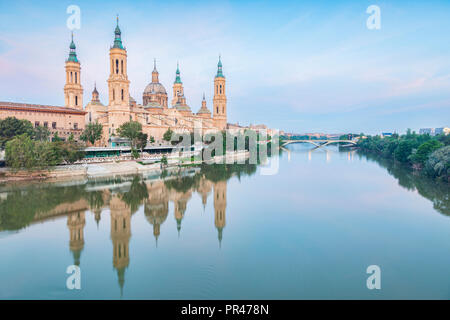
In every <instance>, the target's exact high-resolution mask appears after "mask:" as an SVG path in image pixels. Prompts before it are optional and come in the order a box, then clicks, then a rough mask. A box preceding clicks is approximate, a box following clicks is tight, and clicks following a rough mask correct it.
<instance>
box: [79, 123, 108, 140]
mask: <svg viewBox="0 0 450 320" xmlns="http://www.w3.org/2000/svg"><path fill="white" fill-rule="evenodd" d="M102 133H103V126H102V125H101V124H100V123H98V122H90V123H88V124H87V125H86V128H85V129H84V131H83V133H82V134H81V136H80V139H81V140H82V141H84V142H90V143H91V144H92V145H94V144H95V142H96V141H98V140H100V139H101V138H102Z"/></svg>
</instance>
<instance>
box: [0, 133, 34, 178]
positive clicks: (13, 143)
mask: <svg viewBox="0 0 450 320" xmlns="http://www.w3.org/2000/svg"><path fill="white" fill-rule="evenodd" d="M5 162H6V165H7V166H8V167H10V168H11V169H12V170H13V171H18V170H20V169H26V170H31V169H32V168H34V167H35V164H36V162H35V158H34V142H33V140H31V138H30V136H29V135H28V134H26V133H24V134H21V135H20V136H17V137H15V138H13V139H12V140H10V141H8V142H6V148H5Z"/></svg>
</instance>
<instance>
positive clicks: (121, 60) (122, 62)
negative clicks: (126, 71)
mask: <svg viewBox="0 0 450 320" xmlns="http://www.w3.org/2000/svg"><path fill="white" fill-rule="evenodd" d="M120 63H121V64H122V66H121V67H122V68H121V69H122V74H123V60H121V61H120Z"/></svg>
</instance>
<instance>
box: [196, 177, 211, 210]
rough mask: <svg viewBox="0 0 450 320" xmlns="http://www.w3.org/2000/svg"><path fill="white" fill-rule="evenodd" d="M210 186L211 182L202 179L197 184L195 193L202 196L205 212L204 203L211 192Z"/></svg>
mask: <svg viewBox="0 0 450 320" xmlns="http://www.w3.org/2000/svg"><path fill="white" fill-rule="evenodd" d="M211 189H212V184H211V181H209V180H207V179H205V178H202V179H201V180H200V182H199V184H198V187H197V192H198V193H199V194H200V195H201V196H202V204H203V210H205V207H206V202H207V200H208V195H209V193H210V192H211Z"/></svg>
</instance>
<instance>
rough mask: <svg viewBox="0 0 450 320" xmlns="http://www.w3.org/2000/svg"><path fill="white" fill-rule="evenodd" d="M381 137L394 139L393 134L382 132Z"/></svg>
mask: <svg viewBox="0 0 450 320" xmlns="http://www.w3.org/2000/svg"><path fill="white" fill-rule="evenodd" d="M381 136H382V137H383V138H384V137H392V132H382V133H381Z"/></svg>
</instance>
